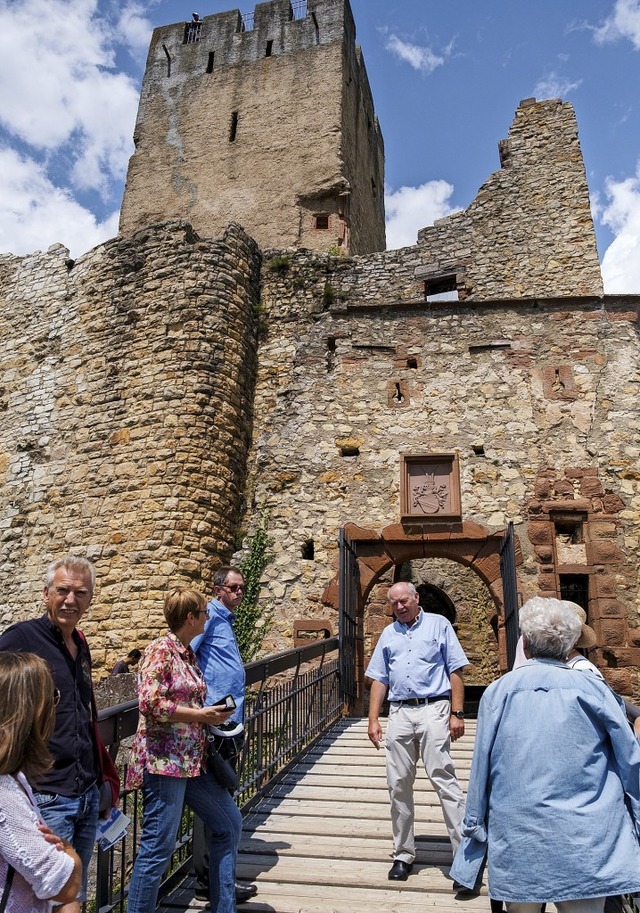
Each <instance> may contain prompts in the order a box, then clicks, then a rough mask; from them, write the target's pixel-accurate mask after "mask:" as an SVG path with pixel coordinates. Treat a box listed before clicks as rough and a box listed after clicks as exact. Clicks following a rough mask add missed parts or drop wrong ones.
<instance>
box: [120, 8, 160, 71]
mask: <svg viewBox="0 0 640 913" xmlns="http://www.w3.org/2000/svg"><path fill="white" fill-rule="evenodd" d="M117 29H118V32H119V34H120V35H121V37H122V40H123V41H124V43H125V44H126V46H127V47H128V48H129V50H130V52H131V54H132V55H133V56H134V57H136V58H140V59H141V62H142V63H143V64H144V60H145V57H146V55H147V50H148V49H149V41H150V40H151V32H152V29H153V26H152V25H151V22H150V20H149V19H148V18H147V16H146V15H145V8H144V6H143V5H142V4H140V3H135V2H133V3H126V4H125V5H124V7H123V9H122V10H121V12H120V18H119V19H118V25H117Z"/></svg>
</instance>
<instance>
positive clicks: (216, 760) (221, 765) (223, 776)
mask: <svg viewBox="0 0 640 913" xmlns="http://www.w3.org/2000/svg"><path fill="white" fill-rule="evenodd" d="M207 743H208V747H207V761H206V767H207V771H208V772H209V773H210V774H212V775H213V776H214V777H215V778H216V780H217V781H218V783H219V784H220V786H223V787H224V788H225V789H228V790H229V792H232V793H233V792H235V791H236V789H237V788H238V782H239V781H238V774H237V773H236V772H235V770H234V769H233V767H232V765H231V763H230V762H229V761H228V760H227V759H226V758H223V757H222V755H221V754H220V752H219V751H218V748H217V744H216V743H217V739H216V737H215V736H207Z"/></svg>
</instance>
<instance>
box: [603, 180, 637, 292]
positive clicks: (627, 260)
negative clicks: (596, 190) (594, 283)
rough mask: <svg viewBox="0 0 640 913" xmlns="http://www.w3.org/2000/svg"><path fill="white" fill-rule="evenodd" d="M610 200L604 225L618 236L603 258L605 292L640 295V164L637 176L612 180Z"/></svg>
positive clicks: (607, 184)
mask: <svg viewBox="0 0 640 913" xmlns="http://www.w3.org/2000/svg"><path fill="white" fill-rule="evenodd" d="M605 191H606V194H607V197H608V198H609V203H608V205H607V206H606V207H605V208H604V209H603V210H602V222H603V223H604V224H605V225H608V226H609V228H610V229H611V230H612V231H613V233H614V234H615V238H614V240H613V241H612V242H611V244H610V245H609V247H608V248H607V250H606V251H605V255H604V257H603V258H602V278H603V281H604V288H605V292H606V293H607V294H608V295H612V294H616V293H618V294H636V295H637V294H640V163H639V164H638V170H637V172H636V175H635V177H632V178H627V179H626V180H623V181H614V180H613V179H611V178H609V179H608V180H607V182H606V185H605Z"/></svg>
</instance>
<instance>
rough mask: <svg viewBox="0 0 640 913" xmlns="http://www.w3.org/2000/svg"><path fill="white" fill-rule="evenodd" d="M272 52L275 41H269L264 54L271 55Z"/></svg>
mask: <svg viewBox="0 0 640 913" xmlns="http://www.w3.org/2000/svg"><path fill="white" fill-rule="evenodd" d="M272 53H273V41H267V47H266V50H265V52H264V56H265V57H271V55H272Z"/></svg>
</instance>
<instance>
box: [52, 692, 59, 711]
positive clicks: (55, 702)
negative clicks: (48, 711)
mask: <svg viewBox="0 0 640 913" xmlns="http://www.w3.org/2000/svg"><path fill="white" fill-rule="evenodd" d="M59 703H60V692H59V691H58V689H57V688H54V689H53V706H54V707H57V706H58V704H59Z"/></svg>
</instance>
